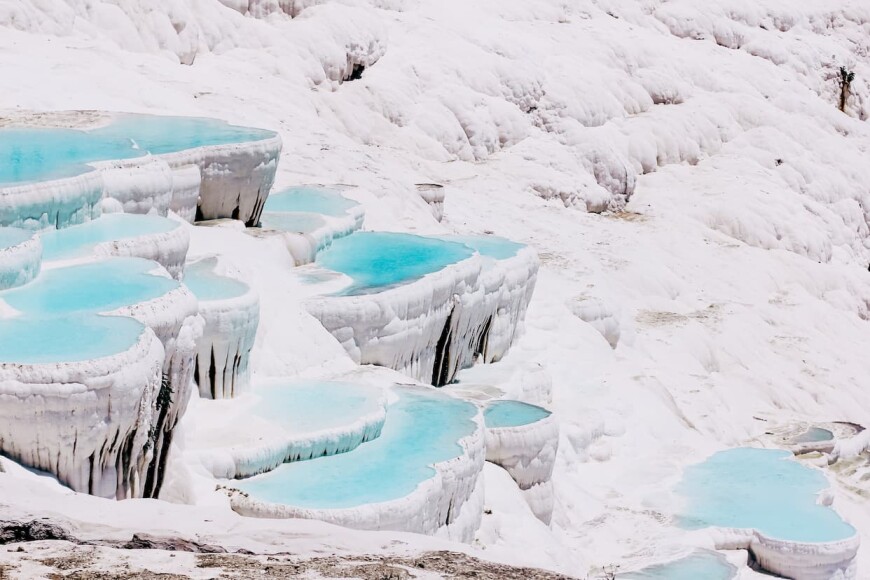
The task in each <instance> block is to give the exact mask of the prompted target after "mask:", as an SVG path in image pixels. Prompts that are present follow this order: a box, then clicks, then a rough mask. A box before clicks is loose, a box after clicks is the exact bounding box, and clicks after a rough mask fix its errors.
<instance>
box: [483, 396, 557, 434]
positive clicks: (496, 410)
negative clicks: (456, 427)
mask: <svg viewBox="0 0 870 580" xmlns="http://www.w3.org/2000/svg"><path fill="white" fill-rule="evenodd" d="M550 415H551V413H550V412H549V411H548V410H546V409H544V408H541V407H538V406H536V405H529V404H528V403H522V402H520V401H492V402H491V403H489V404H488V405H487V406H486V409H485V410H484V411H483V420H484V423H485V424H486V426H487V427H488V428H499V427H520V426H522V425H529V424H531V423H534V422H535V421H540V420H541V419H546V418H547V417H549V416H550Z"/></svg>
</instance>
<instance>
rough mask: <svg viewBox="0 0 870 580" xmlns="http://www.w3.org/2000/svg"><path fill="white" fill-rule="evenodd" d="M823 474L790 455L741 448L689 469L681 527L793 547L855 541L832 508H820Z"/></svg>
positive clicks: (684, 481)
mask: <svg viewBox="0 0 870 580" xmlns="http://www.w3.org/2000/svg"><path fill="white" fill-rule="evenodd" d="M828 487H829V485H828V481H827V479H826V478H825V476H824V474H823V473H822V472H821V471H819V470H816V469H811V468H809V467H805V466H804V465H801V464H800V463H798V462H797V461H795V460H794V459H793V455H792V453H790V452H788V451H782V450H775V449H754V448H748V447H741V448H737V449H729V450H726V451H720V452H719V453H716V454H715V455H713V456H711V457H710V458H708V459H707V460H706V461H704V462H703V463H699V464H697V465H692V466H689V467H687V468H686V470H685V472H684V474H683V479H682V481H681V482H680V483H679V484H678V485H677V487H676V491H677V493H678V494H679V495H681V496H682V497H683V498H684V499H685V506H684V507H683V509H682V510H681V513H680V525H681V526H683V527H685V528H688V529H699V528H706V527H721V528H743V529H754V530H757V531H758V532H759V533H761V534H763V535H765V536H767V537H769V538H775V539H779V540H785V541H791V542H834V541H837V540H843V539H846V538H850V537H852V536H854V535H855V529H854V528H853V527H852V526H850V525H849V524H847V523H846V522H844V521H843V520H842V519H841V518H840V516H839V515H838V514H837V512H835V511H834V510H833V509H831V508H830V507H827V506H824V505H821V504H819V503H817V501H816V499H817V494H818V493H819V492H821V491H823V490H825V489H826V488H828Z"/></svg>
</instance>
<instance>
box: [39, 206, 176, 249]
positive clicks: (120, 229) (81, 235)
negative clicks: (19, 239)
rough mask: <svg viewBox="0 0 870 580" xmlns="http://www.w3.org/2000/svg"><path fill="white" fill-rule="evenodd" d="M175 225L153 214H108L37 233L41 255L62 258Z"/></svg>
mask: <svg viewBox="0 0 870 580" xmlns="http://www.w3.org/2000/svg"><path fill="white" fill-rule="evenodd" d="M177 227H179V224H178V222H175V221H173V220H171V219H169V218H165V217H160V216H154V215H139V214H132V213H110V214H106V215H103V216H100V217H99V218H98V219H95V220H92V221H89V222H85V223H83V224H80V225H77V226H71V227H68V228H62V229H59V230H48V231H45V232H42V233H41V234H40V238H41V239H42V247H43V257H44V259H46V260H62V259H66V258H71V257H74V256H77V255H81V254H83V253H85V252H86V251H88V250H90V249H91V248H93V247H94V246H95V245H97V244H99V243H101V242H109V241H115V240H123V239H126V238H135V237H137V236H144V235H150V234H161V233H165V232H168V231H171V230H174V229H175V228H177Z"/></svg>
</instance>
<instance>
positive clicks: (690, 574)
mask: <svg viewBox="0 0 870 580" xmlns="http://www.w3.org/2000/svg"><path fill="white" fill-rule="evenodd" d="M736 572H737V569H736V568H735V567H734V566H732V565H731V564H729V563H728V561H727V560H725V558H724V557H723V556H722V555H720V554H717V553H716V552H708V551H698V552H694V553H692V554H690V555H689V556H687V557H685V558H682V559H681V560H675V561H674V562H667V563H665V564H657V565H655V566H650V567H648V568H644V569H643V570H639V571H637V572H628V573H626V574H618V575H617V576H616V577H617V578H623V579H625V580H729V579H730V578H733V577H734V574H735V573H736Z"/></svg>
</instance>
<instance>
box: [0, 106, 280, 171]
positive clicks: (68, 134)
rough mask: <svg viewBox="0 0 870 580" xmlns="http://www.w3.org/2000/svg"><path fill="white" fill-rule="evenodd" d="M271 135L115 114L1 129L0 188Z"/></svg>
mask: <svg viewBox="0 0 870 580" xmlns="http://www.w3.org/2000/svg"><path fill="white" fill-rule="evenodd" d="M274 135H275V133H273V132H272V131H266V130H263V129H252V128H247V127H237V126H234V125H229V124H227V123H225V122H224V121H220V120H217V119H203V118H198V117H163V116H155V115H133V114H122V115H117V116H116V117H115V118H114V120H113V121H112V122H111V123H110V124H109V125H107V126H105V127H100V128H97V129H91V130H87V131H82V130H78V129H44V128H5V129H0V184H3V185H11V184H16V183H27V182H33V181H46V180H49V179H58V178H61V177H69V176H72V175H78V174H81V173H85V172H87V171H90V168H89V167H88V166H87V165H86V164H87V163H91V162H95V161H107V160H115V159H129V158H131V157H139V156H141V155H145V154H146V153H152V154H155V155H157V154H162V153H172V152H176V151H182V150H185V149H191V148H194V147H201V146H204V145H223V144H228V143H242V142H247V141H258V140H262V139H267V138H269V137H272V136H274Z"/></svg>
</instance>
